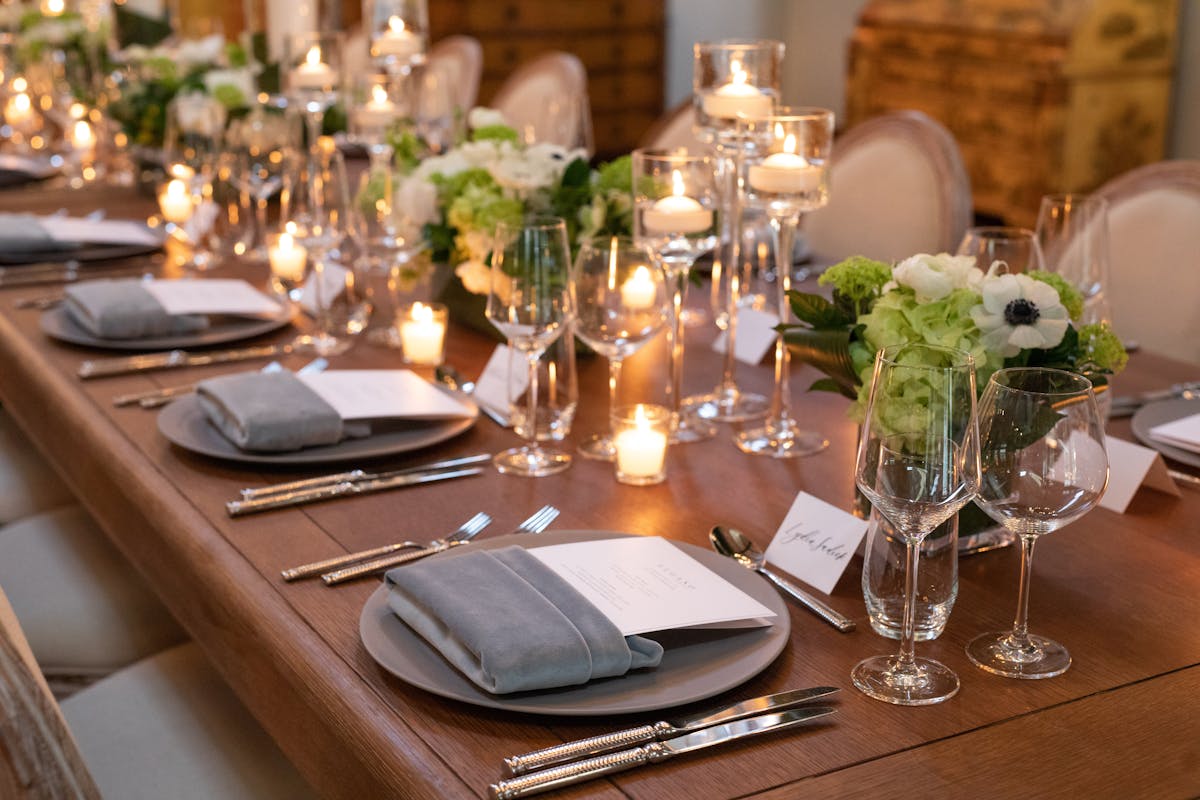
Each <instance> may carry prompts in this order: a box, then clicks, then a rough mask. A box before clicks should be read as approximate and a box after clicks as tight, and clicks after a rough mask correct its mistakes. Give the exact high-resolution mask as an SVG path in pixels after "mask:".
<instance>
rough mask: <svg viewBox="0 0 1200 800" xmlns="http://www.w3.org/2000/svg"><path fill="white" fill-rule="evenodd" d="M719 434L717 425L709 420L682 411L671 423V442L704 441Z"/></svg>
mask: <svg viewBox="0 0 1200 800" xmlns="http://www.w3.org/2000/svg"><path fill="white" fill-rule="evenodd" d="M716 435H717V426H716V425H713V424H712V423H711V422H708V421H707V420H703V419H700V418H699V417H695V416H692V415H691V414H686V413H680V414H679V415H678V416H677V417H676V418H675V420H674V421H673V422H672V424H671V435H670V437H669V438H668V439H667V442H668V443H670V444H690V443H692V442H703V441H706V440H708V439H711V438H713V437H714V436H716Z"/></svg>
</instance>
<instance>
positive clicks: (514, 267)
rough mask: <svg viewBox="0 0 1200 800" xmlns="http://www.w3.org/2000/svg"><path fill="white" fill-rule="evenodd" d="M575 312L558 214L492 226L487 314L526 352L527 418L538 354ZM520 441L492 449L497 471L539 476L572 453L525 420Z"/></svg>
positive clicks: (531, 413) (532, 415)
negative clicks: (544, 443) (542, 438)
mask: <svg viewBox="0 0 1200 800" xmlns="http://www.w3.org/2000/svg"><path fill="white" fill-rule="evenodd" d="M574 317H575V310H574V304H573V301H572V291H571V248H570V245H569V244H568V243H567V225H566V223H565V222H564V221H563V220H562V219H560V218H558V217H530V218H528V219H525V220H523V221H522V222H521V223H519V224H516V225H512V224H509V223H504V222H502V223H500V224H499V225H497V226H496V238H495V247H494V249H493V250H492V272H491V285H490V288H489V291H488V298H487V318H488V320H489V321H490V322H491V323H492V324H493V325H495V326H496V328H497V329H498V330H499V331H500V332H501V333H502V334H504V336H505V337H506V338H507V339H508V346H509V347H511V348H512V349H513V350H516V351H518V352H520V353H521V354H522V355H524V356H525V359H526V361H527V362H528V366H529V386H528V395H527V396H528V398H529V400H528V411H527V413H526V419H529V420H536V419H537V397H538V392H537V383H538V359H539V358H540V357H541V355H542V353H543V352H544V351H545V350H546V348H547V347H549V346H550V345H551V344H552V343H553V342H554V341H555V340H556V339H558V338H559V337H560V336H562V335H563V333H564V332H565V331H567V330H569V329H570V325H571V321H572V320H573V319H574ZM525 431H526V438H527V440H528V441H527V442H526V444H525V445H524V446H522V447H516V448H513V449H511V450H505V451H504V452H502V453H497V454H496V456H495V457H494V458H493V459H492V463H493V464H494V465H495V466H496V469H497V470H499V471H500V472H504V473H508V474H512V475H523V476H526V477H540V476H543V475H553V474H555V473H558V472H562V471H563V470H565V469H566V468H567V467H569V466H571V456H570V454H568V453H564V452H562V451H560V450H556V449H544V448H542V447H541V446H540V445H539V444H538V441H537V425H526V426H525Z"/></svg>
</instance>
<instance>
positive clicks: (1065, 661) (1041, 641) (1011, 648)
mask: <svg viewBox="0 0 1200 800" xmlns="http://www.w3.org/2000/svg"><path fill="white" fill-rule="evenodd" d="M1026 639H1027V644H1026V645H1025V646H1024V647H1022V646H1020V645H1018V644H1017V643H1016V641H1015V640H1014V639H1013V636H1012V633H1011V632H1010V631H1003V632H1000V633H985V634H983V635H981V636H976V637H975V638H974V639H972V640H971V643H970V644H968V645H967V657H968V658H970V659H971V662H972V663H973V664H974V665H975V666H977V667H979V668H980V669H982V670H985V671H987V672H991V673H993V674H995V675H1003V676H1004V677H1006V678H1026V679H1030V680H1037V679H1039V678H1053V677H1054V676H1055V675H1062V674H1063V673H1064V672H1066V671H1067V668H1068V667H1070V666H1071V654H1070V653H1068V652H1067V648H1065V647H1063V646H1062V645H1061V644H1059V643H1058V642H1056V641H1054V640H1053V639H1047V638H1046V637H1044V636H1034V635H1033V634H1029V635H1028V636H1027V637H1026Z"/></svg>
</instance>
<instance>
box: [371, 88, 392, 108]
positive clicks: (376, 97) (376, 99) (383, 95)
mask: <svg viewBox="0 0 1200 800" xmlns="http://www.w3.org/2000/svg"><path fill="white" fill-rule="evenodd" d="M387 99H388V96H387V89H386V88H384V87H383V86H380V85H379V84H378V83H377V84H375V85H374V86H372V87H371V102H373V103H377V104H379V105H383V104H384V103H386V102H387Z"/></svg>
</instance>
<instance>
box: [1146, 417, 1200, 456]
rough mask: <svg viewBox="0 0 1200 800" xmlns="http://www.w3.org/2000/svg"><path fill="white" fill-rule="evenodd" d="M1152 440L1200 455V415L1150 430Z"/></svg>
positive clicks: (1166, 423) (1156, 426) (1182, 418)
mask: <svg viewBox="0 0 1200 800" xmlns="http://www.w3.org/2000/svg"><path fill="white" fill-rule="evenodd" d="M1149 433H1150V438H1151V439H1154V440H1155V441H1158V442H1162V443H1163V444H1169V445H1171V446H1172V447H1178V448H1181V449H1183V450H1189V451H1191V452H1193V453H1200V414H1192V415H1190V416H1187V417H1181V418H1180V419H1177V420H1173V421H1171V422H1164V423H1163V424H1161V425H1155V426H1154V427H1153V428H1151V429H1150V431H1149Z"/></svg>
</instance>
